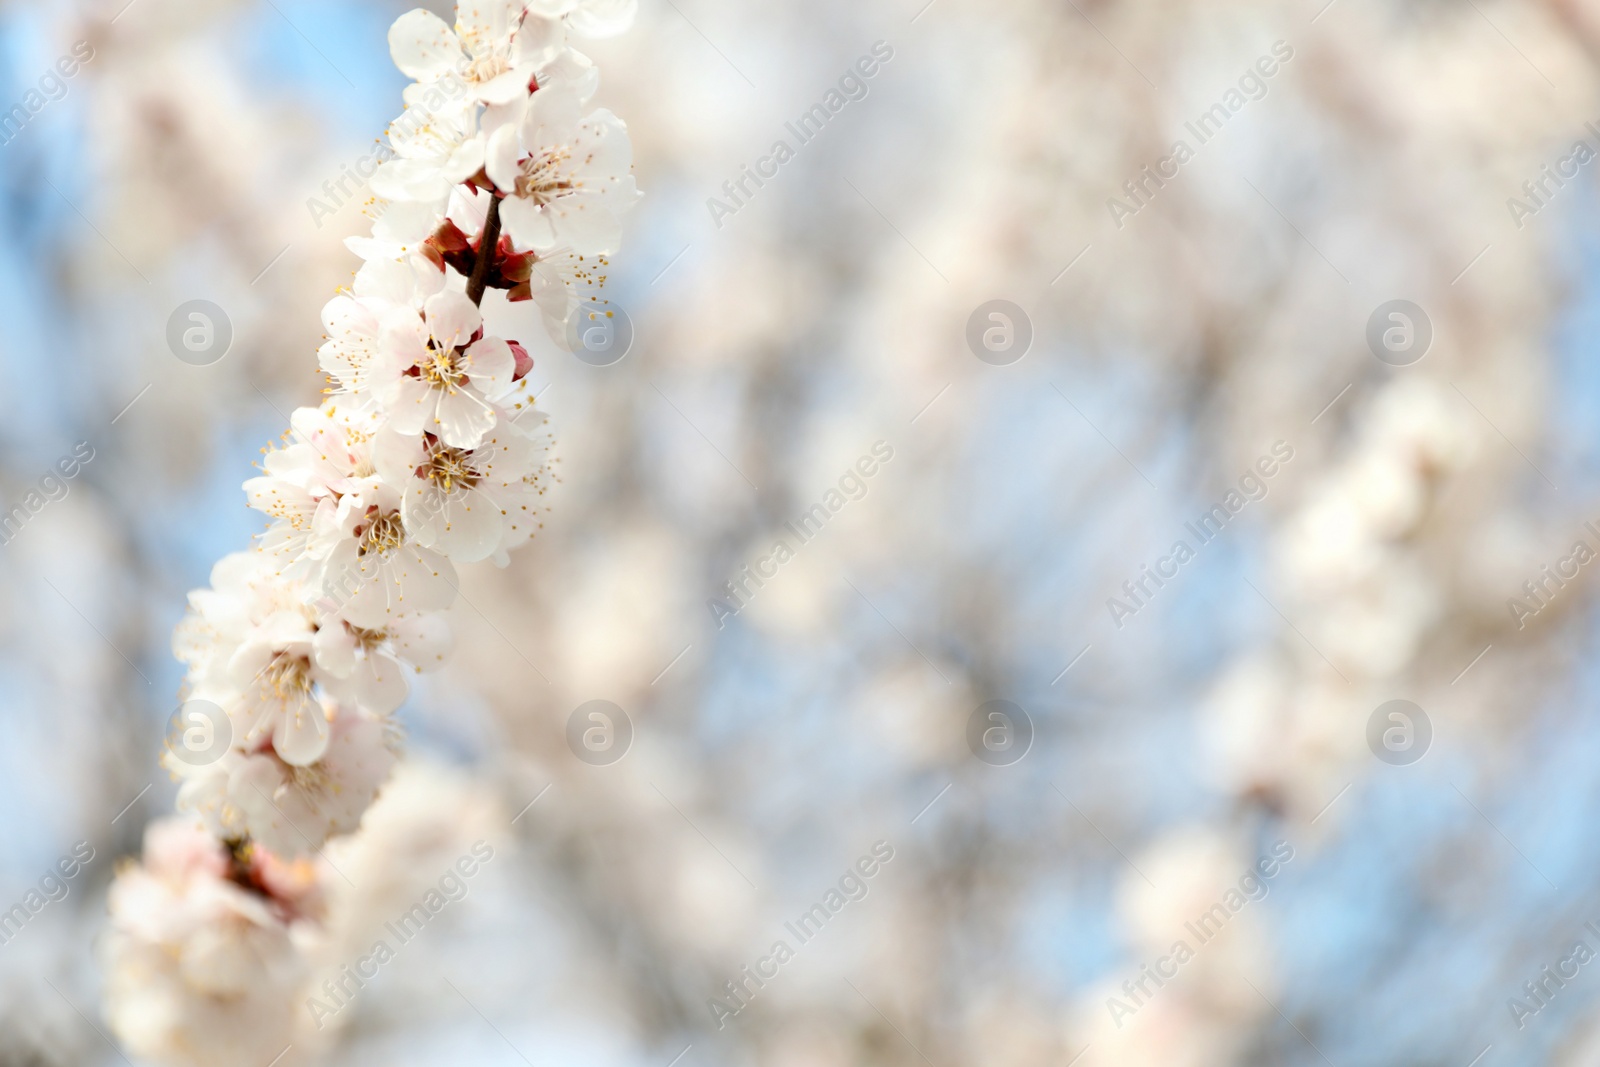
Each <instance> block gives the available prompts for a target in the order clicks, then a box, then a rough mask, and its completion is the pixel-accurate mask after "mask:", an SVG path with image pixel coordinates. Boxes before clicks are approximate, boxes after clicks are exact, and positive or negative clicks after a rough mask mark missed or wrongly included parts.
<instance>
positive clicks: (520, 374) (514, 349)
mask: <svg viewBox="0 0 1600 1067" xmlns="http://www.w3.org/2000/svg"><path fill="white" fill-rule="evenodd" d="M513 299H514V298H513ZM506 344H508V345H510V346H511V354H512V355H513V356H515V357H516V358H517V372H516V373H515V374H513V375H512V376H511V380H512V381H514V382H520V381H521V380H522V379H523V378H524V377H526V376H527V373H528V372H529V371H531V370H532V369H533V357H532V356H530V355H528V350H527V349H526V348H523V347H522V346H521V345H519V344H517V342H515V341H507V342H506Z"/></svg>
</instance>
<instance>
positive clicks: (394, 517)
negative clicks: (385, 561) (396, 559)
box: [356, 511, 406, 556]
mask: <svg viewBox="0 0 1600 1067" xmlns="http://www.w3.org/2000/svg"><path fill="white" fill-rule="evenodd" d="M405 539H406V529H405V526H404V524H403V523H401V521H400V513H399V512H398V511H391V512H388V513H386V514H382V515H379V516H377V517H376V518H374V519H373V520H372V523H371V525H369V526H368V527H367V528H366V529H365V530H362V531H361V545H360V547H359V548H358V549H357V550H356V553H357V555H361V556H365V555H366V554H367V553H369V552H372V553H376V554H377V555H380V556H387V555H388V554H389V553H390V552H393V551H394V550H395V549H397V548H399V547H400V546H401V545H402V544H404V543H405Z"/></svg>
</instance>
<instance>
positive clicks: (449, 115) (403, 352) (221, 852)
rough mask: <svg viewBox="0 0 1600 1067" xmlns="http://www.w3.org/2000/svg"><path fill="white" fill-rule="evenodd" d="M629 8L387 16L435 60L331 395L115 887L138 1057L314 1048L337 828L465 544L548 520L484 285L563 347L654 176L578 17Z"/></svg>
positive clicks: (519, 394) (224, 573) (475, 547)
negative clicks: (638, 179)
mask: <svg viewBox="0 0 1600 1067" xmlns="http://www.w3.org/2000/svg"><path fill="white" fill-rule="evenodd" d="M635 5H636V0H475V2H474V3H473V4H471V5H470V6H469V5H463V6H462V7H460V8H458V10H457V12H456V23H455V26H454V27H451V26H449V25H447V24H446V23H445V22H444V21H443V20H442V19H440V18H438V17H437V16H435V15H433V14H430V13H428V12H426V11H423V10H420V9H419V10H416V11H412V12H410V13H408V14H406V15H403V16H401V18H400V19H399V20H398V21H397V22H396V23H395V24H394V26H393V28H392V29H391V30H390V32H389V45H390V51H391V53H392V55H393V57H394V61H395V63H396V65H397V66H398V67H399V68H400V70H401V71H403V72H404V73H405V74H406V75H407V76H408V77H410V78H412V79H414V82H413V84H411V85H409V86H407V87H406V89H405V92H404V101H405V111H404V113H403V114H402V115H401V116H400V117H399V118H398V119H396V120H395V122H394V123H393V124H392V125H391V126H390V129H389V140H390V146H391V148H392V156H390V157H389V158H388V159H387V160H386V162H384V163H383V165H382V166H381V167H379V168H378V170H377V172H376V174H375V175H374V177H373V179H372V190H373V192H374V194H375V195H376V196H378V197H380V198H381V199H382V200H384V201H386V202H387V203H386V205H385V208H384V210H383V211H382V212H381V214H380V215H379V217H378V218H377V220H376V222H375V224H374V226H373V231H372V236H371V237H362V238H351V239H350V240H349V241H348V242H347V244H348V247H349V248H350V250H351V251H352V252H353V253H355V255H357V256H358V257H360V259H361V260H362V261H363V262H362V265H361V267H360V269H359V270H358V272H357V273H356V275H355V279H354V282H353V284H352V285H351V286H350V288H349V290H348V291H341V292H340V293H339V294H338V295H336V296H335V297H334V298H333V299H332V300H331V301H330V302H329V303H328V304H327V306H326V307H324V308H323V311H322V320H323V325H324V328H325V330H326V337H327V340H326V343H325V344H324V345H323V346H322V348H321V350H320V351H319V353H318V358H319V361H320V365H321V369H322V371H323V372H324V373H325V374H326V375H327V376H328V378H329V381H330V388H329V389H328V390H327V394H328V395H327V399H326V400H325V401H324V402H323V403H322V404H321V405H320V406H318V407H304V408H300V409H298V410H296V411H295V413H294V414H293V416H292V417H291V419H290V427H289V430H288V432H287V433H286V434H285V436H284V441H283V443H282V444H281V445H280V446H276V447H273V448H271V449H269V450H268V452H267V454H266V457H265V459H264V460H263V462H262V463H261V465H260V466H261V473H260V475H259V476H258V477H254V478H251V479H250V480H249V481H247V482H245V484H244V490H245V494H246V497H247V500H248V503H249V505H250V506H251V507H253V508H255V509H257V510H259V511H261V512H263V513H264V514H265V515H266V516H267V517H268V520H269V521H268V525H267V527H266V530H265V532H264V533H262V534H260V535H259V536H258V538H257V541H256V544H255V545H254V546H253V547H252V548H251V549H249V550H247V551H243V552H236V553H234V554H232V555H229V556H227V557H225V558H223V559H222V560H221V561H219V562H218V563H217V564H216V566H215V567H214V569H213V570H212V573H211V586H210V588H208V589H201V590H197V591H195V592H193V593H191V594H190V595H189V612H188V614H187V615H186V617H185V618H184V619H183V621H182V622H181V623H180V625H179V626H178V629H177V633H176V634H175V636H174V640H173V648H174V652H175V654H176V655H177V657H178V658H179V659H180V660H181V661H182V662H183V663H184V664H185V665H186V667H187V670H188V675H187V680H186V683H185V687H184V689H185V693H184V697H185V704H184V709H183V710H184V715H183V717H182V720H181V723H180V729H179V731H178V732H175V734H174V736H173V737H172V738H170V739H169V743H168V746H167V748H166V750H165V752H164V753H163V757H162V762H163V764H164V765H165V766H166V767H167V769H168V770H170V771H171V772H172V773H173V775H174V776H175V777H176V778H177V779H178V780H179V781H180V783H181V784H180V788H179V791H178V800H177V805H178V809H179V812H180V814H179V815H177V816H174V817H172V818H169V819H166V820H162V821H159V822H157V823H154V824H152V826H151V827H150V829H149V830H148V832H147V833H146V837H145V849H144V856H143V860H142V862H140V863H137V864H133V863H130V864H128V865H127V866H126V867H125V868H124V869H123V870H122V871H120V873H119V874H118V876H117V879H116V881H115V883H114V885H113V886H112V889H111V897H110V910H111V930H110V933H109V936H108V937H107V939H106V943H105V964H106V968H107V1005H106V1014H107V1016H108V1018H109V1020H110V1022H111V1025H112V1027H113V1029H114V1030H115V1031H116V1033H117V1035H118V1036H119V1037H120V1038H121V1040H122V1042H123V1043H124V1045H125V1046H126V1047H127V1048H128V1049H129V1050H130V1051H131V1052H133V1053H134V1054H136V1055H138V1056H140V1057H143V1058H145V1059H148V1060H150V1061H152V1062H156V1063H163V1064H178V1065H187V1067H217V1065H227V1067H241V1065H244V1067H249V1065H262V1067H264V1065H265V1064H267V1063H268V1062H269V1061H273V1060H274V1057H277V1056H282V1055H284V1054H285V1053H286V1052H287V1051H288V1049H289V1048H291V1047H293V1046H295V1045H296V1043H298V1044H299V1045H300V1051H298V1052H297V1053H296V1058H297V1059H300V1058H302V1057H303V1056H304V1055H306V1054H309V1053H311V1052H313V1051H314V1050H315V1048H316V1046H317V1044H318V1042H317V1040H316V1039H315V1038H314V1037H311V1038H308V1037H307V1036H306V1034H307V1031H308V1024H309V1023H310V1022H311V1020H309V1019H307V1018H306V1017H305V1012H304V1009H303V1007H302V1003H303V1002H304V1000H305V999H306V997H305V994H306V991H307V989H308V988H309V986H310V984H311V982H312V976H313V974H315V973H316V971H317V968H318V966H319V960H318V955H317V953H318V946H319V945H320V944H323V943H326V942H327V941H328V940H330V938H329V931H328V930H327V928H326V926H327V922H328V907H327V902H328V898H329V897H330V895H332V893H333V892H334V891H336V889H337V887H335V886H332V885H331V884H330V883H331V882H332V881H333V880H334V879H337V877H338V875H337V873H336V872H334V871H332V870H330V865H329V864H328V862H327V861H326V859H325V858H324V857H322V856H321V849H322V846H323V845H324V843H325V842H326V841H327V840H328V839H329V838H330V837H333V836H335V835H344V834H351V833H354V832H356V831H357V830H358V829H359V827H360V826H361V821H362V815H363V813H364V812H365V811H366V810H367V808H368V807H369V805H370V804H371V803H372V802H373V800H374V798H375V797H376V795H377V793H378V791H379V790H380V789H381V788H382V786H383V784H384V782H385V780H386V779H387V778H388V776H389V774H390V772H391V769H392V768H393V766H394V764H395V761H396V759H397V751H396V750H397V742H398V737H399V732H398V730H397V729H396V727H395V725H394V723H393V721H392V719H391V716H392V714H393V713H394V712H395V711H396V709H398V708H399V707H400V705H401V704H402V703H403V702H404V701H405V699H406V696H407V694H408V691H409V681H408V678H409V675H410V674H412V673H413V672H418V671H424V670H429V669H432V668H435V667H437V666H439V665H440V664H441V663H443V662H444V660H445V659H446V657H447V656H448V655H449V654H450V648H451V638H450V632H449V628H448V625H447V623H446V621H445V618H444V616H443V614H442V613H443V612H444V610H445V609H446V608H448V607H450V605H451V603H452V601H453V600H454V598H455V596H456V568H457V566H459V565H463V564H472V563H478V562H480V561H484V560H493V561H494V562H495V563H497V564H499V565H501V566H504V565H505V564H506V563H507V562H508V553H509V552H510V551H511V550H513V549H515V548H517V547H519V546H520V545H522V544H523V543H524V542H526V541H527V540H528V539H529V538H530V537H531V536H532V535H533V533H534V531H535V529H536V528H537V526H538V515H539V511H540V498H541V496H542V494H543V492H544V489H545V481H546V476H547V467H546V463H547V456H548V451H549V443H550V441H549V435H548V433H547V432H546V431H545V430H544V429H543V425H544V423H545V417H544V416H543V415H542V414H541V413H540V412H539V411H538V410H537V409H536V408H535V407H534V405H533V398H532V396H531V395H530V391H529V387H528V381H527V375H528V372H529V370H530V369H531V368H532V366H533V361H532V359H531V358H530V357H529V355H528V353H527V351H526V349H525V348H524V347H523V346H522V345H521V344H519V343H518V342H517V341H515V340H512V339H508V338H502V337H496V336H493V335H491V334H489V333H487V332H486V330H485V324H484V319H483V316H482V314H481V312H480V305H481V303H482V301H483V298H484V294H485V293H486V292H487V291H488V290H490V289H499V290H503V291H504V292H505V294H506V297H507V299H509V300H510V301H517V302H520V301H528V302H531V303H532V304H533V305H534V306H536V307H537V308H538V310H539V312H540V316H541V318H542V320H543V325H544V328H545V329H546V330H547V332H549V334H550V335H551V337H552V338H553V339H554V340H555V342H556V343H557V344H565V337H566V336H567V323H568V320H569V318H570V317H571V316H573V315H575V314H581V313H582V311H581V310H580V305H587V306H592V304H591V303H590V302H593V301H596V300H597V297H598V290H599V288H600V287H601V286H602V285H603V284H604V268H605V264H606V259H605V257H606V256H607V255H608V254H610V253H611V252H613V251H615V249H616V247H617V245H618V243H619V242H620V239H621V235H622V223H621V217H622V215H623V214H624V213H626V212H627V210H628V209H629V208H630V207H631V206H632V205H633V204H634V203H635V201H636V200H637V199H638V198H639V195H640V194H639V192H638V190H637V188H636V186H635V184H634V179H633V175H632V165H633V164H632V156H633V152H632V146H631V144H630V143H629V140H628V134H627V130H626V128H625V126H624V125H623V123H622V121H621V120H620V119H618V118H617V117H616V116H615V115H613V114H612V113H611V112H609V111H607V110H605V109H603V108H591V107H590V101H591V100H592V98H593V97H594V95H595V92H596V90H597V88H598V85H599V73H598V71H597V70H596V69H595V67H594V65H593V63H591V62H590V60H589V59H588V58H587V57H585V56H584V55H583V54H581V53H580V52H578V51H575V50H574V49H573V48H572V47H570V45H569V43H568V42H569V38H571V37H572V36H590V37H599V36H607V35H611V34H615V33H618V32H621V31H622V30H624V29H626V28H627V27H628V26H629V25H630V24H631V22H632V20H633V15H634V8H635ZM386 155H388V154H387V153H386ZM318 1026H320V1021H318ZM285 1062H288V1061H285Z"/></svg>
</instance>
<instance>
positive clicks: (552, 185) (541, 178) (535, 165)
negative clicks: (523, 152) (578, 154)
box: [513, 145, 576, 205]
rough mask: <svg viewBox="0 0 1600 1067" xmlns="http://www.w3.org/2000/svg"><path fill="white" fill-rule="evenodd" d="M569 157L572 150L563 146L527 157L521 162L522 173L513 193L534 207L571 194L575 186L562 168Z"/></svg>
mask: <svg viewBox="0 0 1600 1067" xmlns="http://www.w3.org/2000/svg"><path fill="white" fill-rule="evenodd" d="M571 156H572V149H570V148H568V147H566V146H565V145H563V146H561V147H560V148H548V149H545V150H544V151H543V152H541V153H540V154H539V155H536V156H529V157H528V158H527V159H525V160H523V161H522V173H521V174H520V175H519V176H518V177H517V182H516V187H515V188H514V190H513V192H515V193H516V195H517V196H519V197H522V198H523V199H524V200H532V201H533V202H534V204H535V205H543V204H548V203H549V202H550V201H552V200H554V199H555V198H556V197H558V196H560V195H561V194H562V193H566V192H571V191H572V190H573V189H574V188H576V186H574V185H573V184H572V181H571V180H570V179H569V178H568V177H567V176H566V173H565V171H564V169H563V166H562V165H563V164H564V163H566V162H567V160H568V159H569V158H571Z"/></svg>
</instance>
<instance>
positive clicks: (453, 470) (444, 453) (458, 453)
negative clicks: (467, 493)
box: [417, 445, 483, 493]
mask: <svg viewBox="0 0 1600 1067" xmlns="http://www.w3.org/2000/svg"><path fill="white" fill-rule="evenodd" d="M471 459H472V454H471V453H470V452H467V451H465V450H463V449H459V448H447V447H445V446H444V445H438V446H435V447H434V448H433V449H432V450H431V451H429V453H428V462H427V463H425V464H423V466H422V468H421V469H420V470H419V471H418V472H417V473H418V474H420V475H421V476H422V477H424V478H426V479H428V480H429V481H430V482H432V483H433V484H434V485H436V486H438V487H439V488H440V489H443V490H444V491H445V492H446V493H450V492H454V491H455V488H456V487H457V486H460V487H461V488H463V489H472V488H475V487H476V486H477V484H478V482H479V481H480V480H481V479H482V478H483V475H482V474H480V473H479V472H478V471H477V470H476V469H475V468H474V467H473V466H472V464H471Z"/></svg>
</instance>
